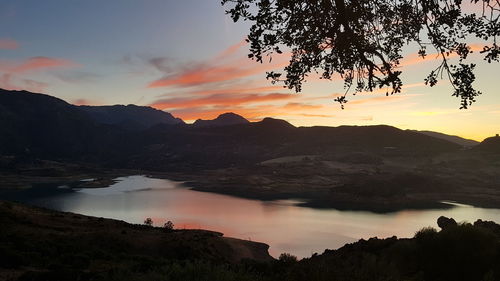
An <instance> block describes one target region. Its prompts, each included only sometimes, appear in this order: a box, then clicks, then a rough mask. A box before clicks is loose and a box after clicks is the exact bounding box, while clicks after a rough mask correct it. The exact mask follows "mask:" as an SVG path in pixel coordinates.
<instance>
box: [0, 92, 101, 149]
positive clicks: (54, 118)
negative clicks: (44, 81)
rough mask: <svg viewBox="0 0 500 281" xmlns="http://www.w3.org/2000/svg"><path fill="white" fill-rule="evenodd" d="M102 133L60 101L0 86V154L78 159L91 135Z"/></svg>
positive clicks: (82, 114)
mask: <svg viewBox="0 0 500 281" xmlns="http://www.w3.org/2000/svg"><path fill="white" fill-rule="evenodd" d="M108 132H109V131H108ZM105 135H106V130H104V129H101V128H100V127H99V126H98V125H97V124H95V122H94V121H93V120H92V119H90V118H89V117H88V116H87V115H86V114H84V113H83V112H81V111H80V110H77V109H76V107H75V106H73V105H71V104H68V103H67V102H65V101H63V100H60V99H58V98H55V97H51V96H48V95H44V94H34V93H30V92H27V91H7V90H2V89H0V154H14V155H37V156H38V157H47V158H58V157H63V158H65V157H73V158H78V157H77V155H82V154H88V153H89V152H90V147H91V146H92V145H93V143H94V142H96V141H97V140H96V139H95V137H99V138H101V137H102V136H105Z"/></svg>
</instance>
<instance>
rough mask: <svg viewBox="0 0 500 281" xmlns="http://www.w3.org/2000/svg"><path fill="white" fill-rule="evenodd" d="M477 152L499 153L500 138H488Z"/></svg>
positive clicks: (478, 147) (479, 146)
mask: <svg viewBox="0 0 500 281" xmlns="http://www.w3.org/2000/svg"><path fill="white" fill-rule="evenodd" d="M476 149H477V150H479V151H483V152H490V153H500V136H498V135H496V136H494V137H489V138H486V139H485V140H483V141H482V142H481V143H480V144H479V145H478V146H477V147H476Z"/></svg>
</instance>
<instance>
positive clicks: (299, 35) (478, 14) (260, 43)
mask: <svg viewBox="0 0 500 281" xmlns="http://www.w3.org/2000/svg"><path fill="white" fill-rule="evenodd" d="M470 2H471V5H470V6H471V7H472V8H470V7H469V8H470V9H472V10H471V11H466V9H465V5H464V3H463V2H462V1H461V0H396V1H388V0H373V1H358V0H306V1H294V0H222V4H223V5H227V6H228V10H227V11H226V12H227V13H228V14H230V15H231V17H232V19H233V20H234V21H235V22H237V21H238V20H240V19H243V20H249V21H251V22H252V23H253V25H252V26H251V28H250V33H249V35H248V39H247V41H248V42H249V43H250V54H249V55H248V56H249V57H250V58H252V59H255V60H256V61H258V62H263V60H264V57H266V56H267V57H269V59H271V58H272V55H273V54H281V53H282V52H283V51H282V47H288V48H290V49H291V59H290V63H289V64H288V66H287V67H285V69H284V71H285V72H286V78H282V74H281V73H276V72H268V73H267V78H268V79H271V80H272V82H273V83H275V82H278V81H282V82H284V84H285V86H286V87H288V88H290V89H295V91H296V92H300V91H301V88H302V83H303V82H304V81H306V78H307V76H308V74H309V73H311V72H317V73H321V77H322V78H324V79H331V78H332V76H333V75H334V74H335V73H338V74H340V76H341V77H342V78H343V80H344V83H345V88H346V92H345V94H344V95H340V96H338V97H337V98H336V101H338V102H339V103H340V104H341V106H342V108H343V105H344V103H346V102H347V99H346V96H347V94H348V93H350V92H353V93H354V94H355V93H356V92H360V91H373V90H375V89H376V88H384V87H385V88H386V89H387V92H386V95H389V94H391V95H392V94H394V93H399V92H400V91H401V87H402V85H403V83H402V81H401V78H400V76H401V71H400V69H399V66H400V60H401V59H402V58H403V55H402V53H403V47H404V46H406V45H408V44H411V43H416V44H417V46H418V47H419V50H418V55H419V56H420V57H422V58H424V57H425V56H427V55H430V53H429V50H428V49H430V48H433V49H435V51H433V52H435V53H436V55H437V56H438V57H439V58H440V60H441V64H440V65H439V66H438V67H437V68H436V69H434V70H433V71H431V72H430V74H429V75H428V76H427V78H426V79H425V83H426V84H427V85H429V86H434V85H436V83H438V80H439V79H440V78H442V77H443V76H446V78H447V79H448V80H449V81H450V82H451V84H452V85H453V88H454V91H453V94H452V95H453V96H456V97H458V98H460V99H461V103H460V108H467V107H468V106H470V105H471V104H472V103H473V102H475V100H476V97H477V96H478V95H480V94H481V92H479V91H477V90H476V89H474V87H473V85H472V84H473V82H474V81H475V78H476V77H475V74H474V68H475V66H476V65H475V64H474V63H470V62H468V60H467V59H468V56H469V54H471V53H472V52H473V50H472V48H471V44H470V43H468V42H470V41H471V39H473V40H475V41H480V42H482V43H481V44H483V43H484V45H482V50H481V51H480V52H481V53H482V54H483V56H484V60H485V61H487V62H489V63H490V62H492V61H495V62H498V60H499V53H500V48H499V46H498V45H497V42H496V37H497V36H498V35H499V34H500V22H499V16H500V2H499V0H472V1H470ZM474 9H476V10H477V11H474ZM452 57H457V58H458V62H457V63H451V62H450V61H449V59H450V58H452ZM351 89H352V90H351Z"/></svg>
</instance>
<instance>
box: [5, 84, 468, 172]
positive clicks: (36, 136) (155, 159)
mask: <svg viewBox="0 0 500 281" xmlns="http://www.w3.org/2000/svg"><path fill="white" fill-rule="evenodd" d="M172 124H182V121H181V120H179V119H176V118H174V117H173V116H172V115H170V114H169V113H166V112H162V111H158V110H155V109H152V108H148V107H139V106H99V107H91V106H84V107H82V106H74V105H71V104H68V103H67V102H65V101H63V100H60V99H57V98H55V97H51V96H48V95H43V94H34V93H30V92H26V91H6V90H1V91H0V145H1V147H0V154H2V155H24V156H26V155H29V156H30V157H32V158H42V159H47V160H50V159H66V160H70V161H75V160H76V161H90V162H94V163H98V164H105V165H107V166H111V167H126V168H134V169H138V168H140V169H146V170H147V169H150V170H185V169H191V170H199V169H205V168H218V167H228V166H234V165H246V164H255V163H260V162H262V161H265V160H269V159H273V158H278V157H286V156H294V155H339V154H345V153H351V152H366V153H370V154H380V155H382V154H383V155H399V156H411V157H414V156H415V157H419V156H426V157H427V156H432V155H437V154H440V153H443V152H452V151H457V150H459V149H460V145H458V144H456V143H453V142H449V141H446V140H443V139H439V138H434V137H431V136H427V135H424V134H421V133H416V132H412V131H403V130H400V129H397V128H394V127H390V126H340V127H299V128H297V127H294V126H293V125H291V124H290V123H288V122H286V121H284V120H279V119H273V118H265V119H263V120H262V121H260V122H249V121H248V120H246V119H244V118H243V117H241V116H239V115H236V114H234V113H226V114H222V115H220V116H219V117H217V118H216V119H214V120H202V121H197V122H195V124H194V125H192V126H187V125H186V126H172ZM134 129H141V132H137V131H136V130H134Z"/></svg>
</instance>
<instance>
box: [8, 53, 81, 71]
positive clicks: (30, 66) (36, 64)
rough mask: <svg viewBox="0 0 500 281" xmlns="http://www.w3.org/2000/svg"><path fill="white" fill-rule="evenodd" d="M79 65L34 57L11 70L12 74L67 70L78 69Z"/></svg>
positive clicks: (60, 60)
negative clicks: (58, 69)
mask: <svg viewBox="0 0 500 281" xmlns="http://www.w3.org/2000/svg"><path fill="white" fill-rule="evenodd" d="M76 66H78V64H76V63H74V62H72V61H70V60H66V59H59V58H49V57H32V58H29V59H27V60H26V61H24V62H22V63H20V64H17V65H14V66H13V67H11V68H10V69H9V72H11V73H24V72H30V71H35V70H41V69H47V68H66V67H76Z"/></svg>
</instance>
